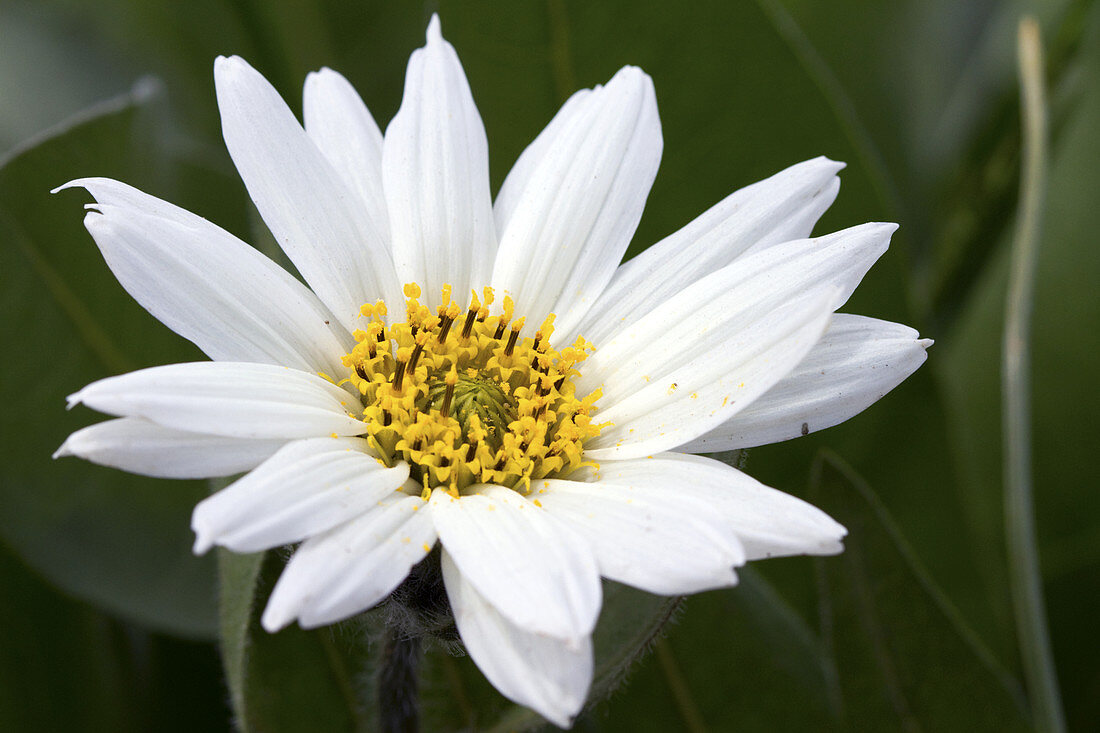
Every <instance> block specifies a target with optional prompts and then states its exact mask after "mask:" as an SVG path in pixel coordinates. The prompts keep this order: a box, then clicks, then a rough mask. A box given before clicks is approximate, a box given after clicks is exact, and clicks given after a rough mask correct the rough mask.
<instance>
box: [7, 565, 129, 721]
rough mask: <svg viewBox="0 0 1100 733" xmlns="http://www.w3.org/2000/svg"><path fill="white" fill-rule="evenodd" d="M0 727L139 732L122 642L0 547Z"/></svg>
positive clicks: (106, 625)
mask: <svg viewBox="0 0 1100 733" xmlns="http://www.w3.org/2000/svg"><path fill="white" fill-rule="evenodd" d="M0 584H2V585H3V588H4V602H3V603H0V624H2V625H3V628H4V629H5V631H4V633H3V634H0V730H7V731H31V730H41V731H47V730H58V731H60V730H93V729H94V730H112V731H136V730H137V725H136V722H137V721H136V720H135V719H134V709H133V708H132V707H130V706H127V705H126V700H127V698H128V696H129V695H130V690H129V689H128V688H127V685H126V682H127V680H126V674H125V673H126V671H127V670H126V669H125V667H126V660H125V659H124V658H123V656H122V654H121V653H120V652H122V651H123V645H122V643H121V642H122V641H123V640H122V639H121V638H120V636H119V634H118V630H117V629H115V628H112V626H111V624H110V621H109V620H108V619H106V618H104V617H103V616H101V615H99V614H97V613H95V612H94V611H92V610H90V609H88V608H86V607H83V606H81V605H80V604H78V603H76V602H73V601H64V600H62V599H60V598H58V597H57V596H55V595H54V594H53V593H52V592H51V591H50V590H49V589H48V588H47V587H45V586H44V585H43V584H42V583H41V581H39V580H38V579H37V578H35V577H34V576H33V574H32V573H31V572H30V571H28V570H27V568H25V567H23V565H22V564H21V563H20V562H19V560H17V559H16V558H15V557H14V556H13V555H12V554H11V553H10V552H9V551H8V549H7V548H6V547H4V546H3V545H0Z"/></svg>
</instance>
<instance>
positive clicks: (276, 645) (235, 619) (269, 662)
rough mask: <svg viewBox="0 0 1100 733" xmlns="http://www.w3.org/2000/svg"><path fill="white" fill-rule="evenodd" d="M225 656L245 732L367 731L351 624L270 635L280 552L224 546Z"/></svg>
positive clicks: (239, 724)
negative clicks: (269, 609) (267, 609)
mask: <svg viewBox="0 0 1100 733" xmlns="http://www.w3.org/2000/svg"><path fill="white" fill-rule="evenodd" d="M218 567H219V573H220V585H221V613H220V616H221V633H222V639H221V643H222V661H223V664H224V666H225V674H226V678H227V680H228V684H229V690H230V697H231V700H232V702H233V710H234V714H235V718H236V721H237V727H238V728H239V729H240V730H241V731H242V733H249V731H264V732H270V733H275V732H280V733H281V732H284V731H285V732H293V731H319V730H323V731H333V732H334V733H335V732H336V731H351V730H360V731H363V730H367V726H366V723H365V721H364V720H363V719H362V718H361V714H360V711H359V707H358V703H357V701H356V690H355V683H354V682H353V679H354V677H355V672H356V671H357V669H358V668H353V667H352V666H351V662H350V661H349V660H352V661H355V656H356V654H355V651H356V649H355V647H356V646H357V645H356V644H354V643H352V640H351V639H349V638H347V637H345V636H343V635H342V634H341V630H342V629H345V628H348V627H345V626H329V627H325V628H322V629H318V630H315V631H303V630H302V629H299V628H297V627H296V626H292V627H288V628H286V629H283V630H282V631H280V632H278V633H276V634H269V633H268V632H266V631H264V629H263V627H261V626H260V616H261V615H262V613H263V608H264V604H265V603H266V602H267V597H268V595H269V594H270V593H271V589H272V588H273V587H274V585H275V580H276V579H277V577H278V573H279V571H280V570H281V569H282V562H281V561H280V560H279V558H278V554H277V553H274V552H269V553H259V554H255V555H237V554H235V553H232V552H229V551H228V550H224V549H221V548H219V549H218Z"/></svg>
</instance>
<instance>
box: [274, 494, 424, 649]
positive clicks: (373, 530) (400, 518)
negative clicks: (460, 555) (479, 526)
mask: <svg viewBox="0 0 1100 733" xmlns="http://www.w3.org/2000/svg"><path fill="white" fill-rule="evenodd" d="M435 541H436V533H435V526H434V525H433V524H432V519H431V516H430V512H428V511H427V509H426V508H425V502H424V501H423V500H422V499H421V498H420V497H419V496H409V495H407V494H404V493H401V492H393V491H391V492H390V494H389V495H388V496H385V497H384V498H382V499H381V500H379V501H378V502H377V503H376V505H375V506H374V507H371V508H370V509H369V510H368V511H367V512H365V513H364V514H363V515H361V516H360V517H358V518H356V519H352V520H351V521H349V522H345V523H344V524H342V525H340V526H338V527H336V528H334V529H331V530H329V531H328V532H325V533H323V534H319V535H315V536H313V537H311V538H310V539H308V540H306V541H305V542H303V543H302V545H301V546H300V547H299V548H298V550H297V552H295V553H294V556H293V557H292V558H291V559H290V562H289V563H287V566H286V569H285V570H283V574H282V575H281V576H280V577H279V582H278V583H276V584H275V589H274V590H273V591H272V593H271V599H270V600H269V601H268V603H267V608H266V609H264V615H263V618H262V622H263V626H264V628H265V629H267V630H268V631H278V630H279V629H281V628H282V627H283V626H286V625H287V624H288V623H290V622H291V621H293V620H294V619H295V618H297V619H298V622H299V624H301V626H302V627H303V628H312V627H315V626H322V625H324V624H330V623H334V622H336V621H341V620H343V619H345V618H348V617H350V616H353V615H355V614H357V613H360V612H362V611H365V610H367V609H369V608H371V607H372V606H374V605H375V604H377V603H378V602H380V601H382V600H383V599H384V598H386V596H388V595H389V594H390V593H392V592H393V590H394V589H395V588H397V586H398V585H400V584H401V582H402V581H403V580H404V579H405V576H406V575H408V574H409V571H410V570H411V569H412V567H413V566H414V565H416V563H418V562H420V561H421V560H422V559H423V558H424V556H425V555H427V554H428V553H429V552H431V549H432V547H433V546H434V545H435Z"/></svg>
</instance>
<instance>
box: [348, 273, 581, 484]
mask: <svg viewBox="0 0 1100 733" xmlns="http://www.w3.org/2000/svg"><path fill="white" fill-rule="evenodd" d="M404 294H405V296H406V302H405V307H406V308H405V310H406V312H407V314H408V316H407V318H406V320H405V321H402V322H399V323H389V324H387V323H386V321H385V319H384V316H385V313H386V307H385V304H384V303H383V302H381V301H379V302H377V303H375V304H373V305H370V304H368V305H364V306H363V307H362V308H361V309H360V313H361V315H362V316H364V317H365V318H369V319H370V322H369V323H368V324H366V325H364V327H363V328H362V329H356V330H355V331H354V332H353V336H354V338H355V345H354V347H353V348H352V350H351V352H350V353H348V354H346V355H345V356H344V358H343V363H344V365H345V366H346V367H347V368H348V370H349V376H348V378H347V379H344V380H343V381H342V382H338V383H344V382H349V381H350V382H353V383H354V384H355V385H356V386H357V387H358V391H359V392H360V394H361V400H362V404H363V408H362V412H358V411H356V412H353V413H352V414H353V415H354V416H357V417H360V416H361V419H363V420H364V421H365V422H366V423H367V426H368V427H367V430H366V433H365V435H364V438H366V440H367V441H368V443H369V444H370V445H371V447H372V448H373V449H374V450H376V451H377V452H378V454H379V458H380V459H381V460H382V461H383V462H384V463H385V464H386V465H388V466H393V465H397V464H398V463H399V462H400V461H405V462H407V463H408V464H409V465H410V466H411V467H412V470H413V476H414V478H415V480H416V481H417V482H419V483H421V484H423V487H424V492H426V493H425V495H429V494H430V492H431V491H433V490H435V489H437V488H442V489H444V490H445V491H447V492H448V493H450V494H451V495H453V496H458V495H460V492H461V491H462V490H463V489H465V488H466V487H467V486H470V485H472V484H475V483H494V484H499V485H503V486H508V487H511V488H513V489H515V490H516V491H520V492H523V491H529V490H530V486H531V482H532V481H535V480H538V479H542V478H545V477H548V476H556V475H565V474H568V472H570V471H572V470H575V469H576V468H577V467H579V466H581V465H587V464H584V462H583V459H584V455H583V443H584V441H585V440H587V439H589V438H591V437H593V436H595V435H598V434H599V432H600V428H601V427H603V425H596V424H593V423H594V421H593V419H592V418H591V415H592V414H594V412H595V402H596V400H597V399H598V393H591V394H588V395H586V396H584V397H583V399H581V398H578V397H576V396H575V395H574V391H575V390H574V388H573V387H572V386H571V385H570V380H571V379H572V378H574V377H575V376H577V375H578V374H579V371H578V370H577V369H576V368H575V365H576V364H579V363H580V362H582V361H584V359H585V358H586V357H587V355H588V352H590V351H592V346H591V344H589V343H588V342H586V341H584V340H583V339H582V338H578V339H577V340H576V342H575V343H574V344H573V345H572V346H569V347H566V348H563V349H561V351H558V350H556V349H555V348H554V347H553V345H552V343H551V334H552V333H553V323H554V318H553V316H550V317H547V318H546V320H545V321H543V324H542V326H541V327H540V328H539V329H538V331H537V332H536V333H535V335H534V336H533V337H532V338H527V339H525V338H523V328H524V323H525V319H524V318H522V317H515V303H514V301H513V300H512V298H511V297H510V296H507V295H505V296H504V298H503V306H502V308H501V310H500V311H498V312H497V313H498V314H497V315H490V308H489V306H490V305H491V304H493V302H494V295H495V294H494V292H493V290H492V288H484V289H482V290H481V292H480V293H479V291H478V290H471V291H470V299H469V302H468V304H467V308H466V310H465V315H464V316H463V311H462V307H461V306H462V304H461V303H460V302H458V301H455V300H453V299H452V295H453V294H452V293H451V291H450V288H449V286H444V287H443V288H442V290H441V296H442V297H441V300H442V305H441V306H439V307H438V308H429V307H428V306H426V305H424V304H423V303H422V302H421V301H419V300H418V298H419V297H420V294H421V290H420V287H419V286H418V285H417V284H416V283H408V284H406V285H405V287H404ZM479 295H483V296H484V297H483V298H482V297H479ZM460 317H461V318H460ZM459 320H461V321H462V322H461V323H459ZM452 327H453V328H454V330H455V332H456V333H455V336H456V338H454V339H452V338H450V331H451V329H452ZM506 330H508V331H510V333H509V334H508V338H504V332H505V331H506ZM494 334H495V335H494Z"/></svg>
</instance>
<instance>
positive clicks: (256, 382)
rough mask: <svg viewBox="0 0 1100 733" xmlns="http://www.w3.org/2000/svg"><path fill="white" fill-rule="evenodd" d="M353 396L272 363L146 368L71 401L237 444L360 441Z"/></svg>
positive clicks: (362, 427) (88, 389)
mask: <svg viewBox="0 0 1100 733" xmlns="http://www.w3.org/2000/svg"><path fill="white" fill-rule="evenodd" d="M353 399H354V398H353V397H351V395H349V394H348V393H347V392H345V391H344V390H342V389H340V388H339V387H337V386H336V385H334V384H332V383H331V382H327V381H325V380H324V379H321V378H320V377H318V376H315V375H313V374H307V373H305V372H300V371H297V370H294V369H287V368H286V367H277V366H271V365H269V364H245V363H239V362H231V361H203V362H194V363H189V364H169V365H167V366H159V367H152V368H149V369H140V370H138V371H136V372H130V373H129V374H123V375H120V376H117V377H108V378H106V379H101V380H100V381H98V382H93V383H91V384H89V385H88V386H87V387H85V388H84V389H82V390H80V391H79V392H77V393H76V394H73V395H70V396H69V397H68V401H69V407H70V408H71V407H73V406H74V405H77V404H81V403H83V404H85V405H87V406H88V407H91V408H93V409H96V410H99V411H100V412H105V413H107V414H109V415H119V416H122V417H143V418H145V419H147V420H152V421H153V422H155V423H157V424H159V425H163V426H165V427H170V428H176V429H178V430H187V431H190V432H195V433H209V434H211V435H223V436H226V437H232V438H259V439H262V438H281V439H284V440H288V439H292V438H311V437H317V436H321V435H328V434H329V433H336V434H338V435H359V434H361V433H365V432H366V429H367V426H366V424H364V423H362V422H359V421H358V420H356V419H355V418H353V417H350V416H349V415H348V412H347V410H348V409H349V407H350V406H351V402H352V400H353Z"/></svg>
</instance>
